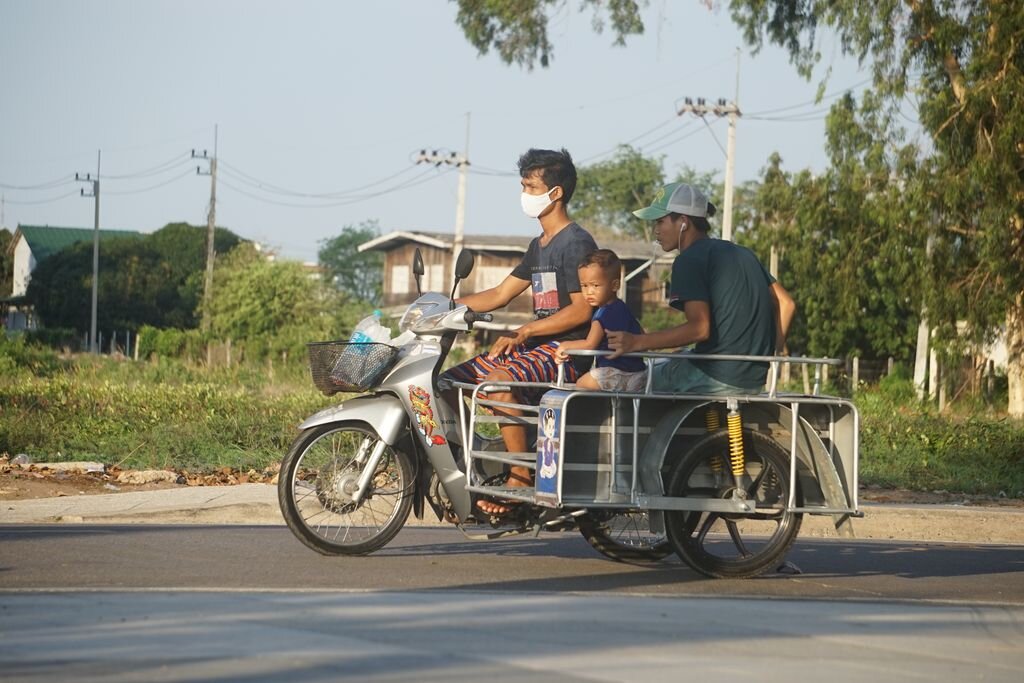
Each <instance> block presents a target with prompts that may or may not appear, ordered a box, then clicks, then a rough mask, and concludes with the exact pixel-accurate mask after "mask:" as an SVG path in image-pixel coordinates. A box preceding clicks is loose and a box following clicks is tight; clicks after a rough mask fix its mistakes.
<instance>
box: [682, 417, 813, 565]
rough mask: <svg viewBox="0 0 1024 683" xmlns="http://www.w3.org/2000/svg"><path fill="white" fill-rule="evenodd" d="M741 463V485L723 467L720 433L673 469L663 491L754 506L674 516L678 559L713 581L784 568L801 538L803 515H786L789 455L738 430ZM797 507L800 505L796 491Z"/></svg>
mask: <svg viewBox="0 0 1024 683" xmlns="http://www.w3.org/2000/svg"><path fill="white" fill-rule="evenodd" d="M743 443H744V453H745V464H744V470H743V474H742V475H741V476H740V485H739V487H737V483H736V480H735V478H734V476H733V475H732V473H731V471H730V467H729V463H728V454H729V435H728V433H727V432H725V431H724V430H723V431H721V432H717V433H714V434H711V435H709V436H707V437H705V438H704V439H702V440H701V441H699V442H697V444H695V445H694V447H693V449H691V450H690V451H689V452H688V453H686V454H685V455H684V456H683V457H682V458H681V459H680V460H679V462H677V463H676V464H675V465H674V466H673V467H672V469H671V471H670V472H669V474H668V477H667V481H668V484H667V485H666V487H665V488H666V491H667V492H668V495H669V496H673V497H675V496H681V497H685V498H687V499H691V500H692V499H699V498H714V499H727V498H731V497H732V496H733V495H734V494H735V493H737V492H738V493H739V494H741V495H742V496H743V497H744V498H746V499H747V500H748V501H751V502H754V503H755V504H756V512H755V513H754V514H733V513H719V512H700V511H684V510H672V511H668V512H666V513H665V531H666V533H667V535H668V540H669V542H670V543H671V544H672V547H673V548H674V549H675V551H676V553H677V554H678V555H679V557H680V558H681V559H682V560H683V561H684V562H686V564H688V565H689V566H690V567H692V568H693V569H695V570H696V571H698V572H700V573H701V574H704V575H706V576H711V577H714V578H730V579H741V578H748V577H751V576H757V575H758V574H761V573H763V572H765V571H767V570H769V569H772V568H774V567H778V566H779V565H780V564H782V562H783V559H784V558H785V555H786V552H787V551H788V550H789V548H790V546H791V545H792V544H793V541H795V540H796V537H797V534H798V533H799V532H800V523H801V522H802V521H803V515H802V514H800V513H794V512H788V511H787V510H786V505H787V501H788V500H789V454H788V453H787V452H786V451H785V450H784V449H783V448H782V447H781V446H779V444H778V443H776V442H775V441H773V440H772V439H770V438H768V437H767V436H765V435H763V434H759V433H756V432H751V431H744V432H743ZM796 493H797V495H796V502H797V505H800V504H801V497H800V490H799V488H798V489H797V492H796Z"/></svg>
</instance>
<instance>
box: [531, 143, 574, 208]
mask: <svg viewBox="0 0 1024 683" xmlns="http://www.w3.org/2000/svg"><path fill="white" fill-rule="evenodd" d="M537 171H540V172H541V174H540V177H541V179H542V180H543V181H544V184H545V185H547V186H548V189H549V190H550V189H551V188H553V187H555V186H558V187H561V188H562V204H568V203H569V200H570V199H572V195H573V193H574V192H576V165H575V164H573V163H572V157H571V156H569V152H568V151H567V150H566V149H565V148H564V147H563V148H562V149H561V151H558V152H556V151H555V150H553V149H530V150H527V152H526V154H524V155H522V156H521V157H519V177H520V178H526V177H527V176H531V175H533V174H534V173H536V172H537Z"/></svg>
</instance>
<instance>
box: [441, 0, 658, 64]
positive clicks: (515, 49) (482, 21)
mask: <svg viewBox="0 0 1024 683" xmlns="http://www.w3.org/2000/svg"><path fill="white" fill-rule="evenodd" d="M455 2H456V3H457V4H458V6H459V11H458V14H457V15H456V19H455V20H456V22H457V23H458V25H459V28H461V29H462V32H463V33H464V34H465V36H466V39H467V40H469V42H470V43H471V44H472V45H473V47H475V48H476V49H477V51H478V52H479V53H480V54H481V55H485V54H487V53H488V52H489V51H490V49H491V48H492V47H493V48H494V49H495V50H496V51H497V53H498V55H499V56H500V57H501V59H502V61H504V62H505V63H506V64H512V63H515V64H518V65H519V66H521V67H524V68H526V69H528V70H532V69H533V67H534V65H535V64H538V63H539V64H540V65H541V66H542V67H546V66H548V64H549V63H550V62H551V59H552V58H553V55H554V47H553V46H552V45H551V41H550V40H549V39H548V22H549V21H550V20H551V18H552V17H553V16H554V15H556V14H558V13H559V12H563V11H567V9H566V8H567V7H568V4H569V3H568V2H567V0H514V1H511V2H510V1H509V0H455ZM644 4H646V3H644ZM639 5H640V3H639V2H637V1H636V0H581V7H580V10H581V11H582V10H583V9H585V8H590V9H592V10H593V19H592V22H591V25H592V26H593V28H594V30H595V31H597V32H598V33H600V32H602V31H603V30H604V27H605V24H606V23H609V24H611V28H612V32H613V33H614V35H615V41H614V44H615V45H625V43H626V36H629V35H637V34H640V33H643V31H644V24H643V21H642V20H641V19H640V7H639Z"/></svg>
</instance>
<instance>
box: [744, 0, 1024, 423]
mask: <svg viewBox="0 0 1024 683" xmlns="http://www.w3.org/2000/svg"><path fill="white" fill-rule="evenodd" d="M730 7H731V11H732V16H733V18H734V20H735V21H736V22H737V23H738V24H739V25H740V26H741V28H742V29H743V30H744V34H745V37H746V40H747V42H748V43H750V44H751V45H753V46H754V47H755V48H759V47H760V46H761V45H762V44H763V43H764V41H765V40H767V41H769V42H773V43H777V44H779V45H782V46H784V47H786V48H787V49H788V50H789V52H790V56H791V59H792V61H793V63H794V64H795V65H796V67H797V69H798V70H799V71H800V72H801V73H803V74H804V75H809V74H810V72H811V68H812V67H813V65H814V64H815V63H816V62H817V60H818V52H817V43H816V36H817V31H818V30H819V28H820V26H827V27H830V28H832V29H833V30H835V31H836V32H837V33H838V35H839V42H840V45H841V47H842V49H843V51H844V52H845V53H847V54H852V55H855V56H857V58H858V59H860V60H861V62H865V61H869V62H870V63H871V66H872V69H873V75H874V90H875V92H876V93H877V95H878V96H879V97H880V98H881V100H882V101H884V102H886V103H887V104H888V106H889V107H891V108H893V109H895V108H898V107H899V105H900V103H901V101H902V100H903V98H904V97H905V96H906V95H908V94H913V95H915V96H916V98H917V102H918V108H919V114H920V120H921V124H922V126H923V127H924V128H925V130H926V131H927V132H928V133H929V134H930V136H931V141H932V145H933V147H934V153H933V154H931V155H929V156H928V157H927V158H925V159H923V160H922V161H921V163H920V164H919V166H918V168H919V171H918V173H917V174H916V175H915V176H914V178H913V183H912V184H913V191H914V193H915V194H917V196H918V197H920V198H921V201H922V206H921V207H920V208H921V209H922V210H924V211H925V212H927V213H929V214H930V215H928V216H927V218H928V219H929V220H928V221H927V225H928V228H927V229H928V232H929V234H930V236H931V237H932V240H933V245H934V249H933V251H932V256H931V257H930V262H929V263H928V265H927V267H926V268H925V269H924V270H925V272H926V273H927V274H928V276H929V278H930V282H929V283H928V285H927V286H925V287H923V288H922V290H923V292H922V293H923V297H922V298H923V302H922V303H924V305H925V306H926V307H927V310H928V315H929V322H934V323H936V329H937V330H938V332H939V333H940V335H942V336H943V337H944V339H945V341H946V342H947V344H950V345H955V344H956V343H957V341H958V333H957V332H956V327H957V326H956V324H955V323H956V321H958V320H963V321H965V322H966V323H967V324H968V326H969V333H970V335H971V337H972V338H973V340H974V341H982V340H984V339H986V338H991V337H992V336H993V335H994V334H995V333H996V332H998V331H999V330H1000V329H1001V328H1002V329H1005V331H1006V335H1007V342H1008V352H1009V369H1008V375H1009V377H1008V379H1009V385H1010V396H1009V412H1010V414H1012V415H1014V416H1017V417H1024V145H1022V144H1021V140H1024V50H1022V49H1021V45H1022V44H1024V12H1021V10H1020V6H1019V3H1016V2H1007V1H1005V0H958V1H954V0H906V1H905V2H896V1H895V0H887V1H886V2H882V3H870V4H866V3H861V2H858V1H857V0H840V1H838V2H836V1H835V0H732V1H731V3H730ZM890 133H891V131H890ZM891 134H892V133H891ZM893 135H894V134H893ZM887 137H889V136H887Z"/></svg>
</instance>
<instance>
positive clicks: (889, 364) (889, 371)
mask: <svg viewBox="0 0 1024 683" xmlns="http://www.w3.org/2000/svg"><path fill="white" fill-rule="evenodd" d="M895 367H896V359H895V358H893V357H892V356H889V361H888V362H887V363H886V364H885V376H886V377H888V376H889V375H891V374H892V371H893V369H894V368H895Z"/></svg>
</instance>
